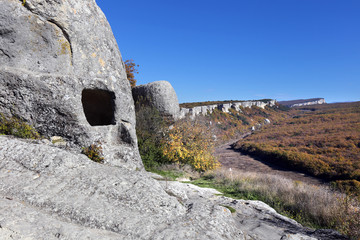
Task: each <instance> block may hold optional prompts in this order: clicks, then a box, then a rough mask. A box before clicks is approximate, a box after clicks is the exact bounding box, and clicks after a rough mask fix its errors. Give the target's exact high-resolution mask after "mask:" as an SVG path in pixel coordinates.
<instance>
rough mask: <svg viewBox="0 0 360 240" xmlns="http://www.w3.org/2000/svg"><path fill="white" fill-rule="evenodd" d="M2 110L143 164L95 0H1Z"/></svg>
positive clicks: (120, 69) (77, 144)
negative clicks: (99, 143) (24, 1)
mask: <svg viewBox="0 0 360 240" xmlns="http://www.w3.org/2000/svg"><path fill="white" fill-rule="evenodd" d="M0 4H1V11H0V65H1V69H0V113H3V114H5V115H6V116H17V117H20V118H21V119H23V120H25V121H26V122H28V123H30V124H32V125H33V126H34V127H35V128H36V130H37V131H39V133H40V134H42V135H43V136H45V137H48V138H49V137H51V136H60V137H63V138H64V139H65V140H66V141H67V142H68V145H69V147H71V148H73V149H77V151H80V149H81V147H86V146H89V145H90V144H92V143H94V142H98V141H99V142H101V143H102V146H103V150H104V155H105V160H106V161H107V163H108V164H113V165H127V166H128V167H130V168H136V167H138V168H141V167H142V164H141V161H140V158H139V156H138V153H137V140H136V135H135V114H134V104H133V99H132V97H131V89H130V85H129V83H128V81H127V79H126V73H125V70H124V64H123V62H122V60H121V55H120V52H119V50H118V47H117V44H116V41H115V38H114V36H113V34H112V31H111V28H110V25H109V24H108V22H107V20H106V18H105V16H104V14H103V13H102V11H101V10H100V9H99V8H98V7H97V5H96V4H95V1H94V0H87V1H81V2H79V1H75V0H69V1H62V0H60V1H41V0H27V1H26V3H25V5H24V6H23V5H22V1H16V0H0Z"/></svg>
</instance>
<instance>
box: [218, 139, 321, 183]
mask: <svg viewBox="0 0 360 240" xmlns="http://www.w3.org/2000/svg"><path fill="white" fill-rule="evenodd" d="M233 142H235V140H234V141H232V142H228V143H226V144H223V145H221V146H218V147H216V149H215V155H216V156H217V158H218V160H219V162H220V163H221V165H222V168H224V169H229V168H231V169H232V170H242V171H246V172H255V173H260V174H272V175H278V176H282V177H284V178H288V179H291V180H294V181H302V182H305V183H308V184H313V185H323V184H325V183H324V181H323V180H321V179H318V178H315V177H312V176H309V175H306V174H303V173H300V172H295V171H291V170H287V169H284V168H282V167H280V166H276V165H274V164H271V163H268V162H265V161H262V160H261V159H259V158H254V157H251V156H248V155H244V154H242V153H241V152H239V151H236V150H234V149H232V148H231V144H232V143H233Z"/></svg>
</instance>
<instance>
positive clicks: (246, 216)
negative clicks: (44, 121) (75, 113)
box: [0, 136, 343, 240]
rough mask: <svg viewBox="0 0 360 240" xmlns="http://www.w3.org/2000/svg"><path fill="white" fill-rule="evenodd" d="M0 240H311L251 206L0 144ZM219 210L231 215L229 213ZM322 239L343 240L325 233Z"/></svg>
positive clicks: (10, 141)
mask: <svg viewBox="0 0 360 240" xmlns="http://www.w3.org/2000/svg"><path fill="white" fill-rule="evenodd" d="M0 159H1V161H0V236H1V239H14V238H15V239H28V240H29V239H34V240H35V239H80V240H81V239H94V240H95V239H206V240H207V239H239V240H242V239H258V240H261V239H263V240H268V239H299V240H300V239H307V240H310V239H317V238H318V236H319V234H323V232H322V231H314V230H311V229H306V228H303V227H302V226H301V225H300V224H298V223H296V222H295V221H293V220H290V219H288V218H286V217H283V216H281V215H279V214H277V213H276V212H275V211H274V210H273V209H272V208H270V207H269V206H267V205H266V204H264V203H262V202H258V201H244V200H234V199H230V198H226V197H223V196H221V195H219V192H217V191H215V190H212V189H203V188H199V187H196V186H193V185H191V184H184V183H179V182H168V181H156V180H154V179H152V178H150V177H149V175H148V173H146V172H145V171H138V170H134V171H133V170H129V169H127V168H124V167H113V166H109V165H105V164H98V163H95V162H92V161H90V160H89V159H88V158H87V157H86V156H84V155H81V154H75V153H71V152H68V151H65V150H62V149H59V148H57V147H53V146H47V145H44V144H41V142H40V141H29V140H18V139H14V138H12V137H7V136H0ZM226 206H231V207H233V208H234V209H236V212H235V213H231V212H230V211H229V209H228V208H227V207H226ZM325 233H326V238H323V239H327V240H330V239H343V238H342V237H341V236H340V235H338V234H337V233H336V232H332V231H328V232H325ZM319 239H321V238H319Z"/></svg>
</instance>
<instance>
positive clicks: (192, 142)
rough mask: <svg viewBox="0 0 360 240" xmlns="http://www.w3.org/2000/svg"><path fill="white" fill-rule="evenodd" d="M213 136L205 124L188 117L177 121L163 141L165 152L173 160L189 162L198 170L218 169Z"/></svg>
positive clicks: (183, 162)
mask: <svg viewBox="0 0 360 240" xmlns="http://www.w3.org/2000/svg"><path fill="white" fill-rule="evenodd" d="M213 152H214V144H213V140H212V136H211V135H210V133H209V131H208V129H206V128H205V127H204V125H202V124H199V123H198V122H197V121H190V120H188V119H185V120H182V121H178V122H176V123H175V124H174V125H173V127H172V129H170V130H169V131H168V133H167V138H165V139H164V141H163V153H164V155H165V156H166V157H167V158H168V159H169V160H170V161H172V162H175V163H180V164H189V165H190V166H192V167H193V168H194V169H196V170H198V171H206V170H212V169H216V168H217V167H219V166H220V163H219V162H218V161H217V160H216V158H215V156H214V155H213Z"/></svg>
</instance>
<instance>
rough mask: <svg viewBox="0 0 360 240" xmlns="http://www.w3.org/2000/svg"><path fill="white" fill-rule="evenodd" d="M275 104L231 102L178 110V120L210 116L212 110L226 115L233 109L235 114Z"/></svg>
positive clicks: (273, 102) (272, 101) (272, 102)
mask: <svg viewBox="0 0 360 240" xmlns="http://www.w3.org/2000/svg"><path fill="white" fill-rule="evenodd" d="M275 104H276V100H271V101H269V102H266V103H265V102H262V101H245V102H233V103H224V104H215V105H206V106H198V107H193V108H180V114H179V116H180V117H179V118H180V119H181V118H184V117H185V116H190V118H191V119H194V118H195V117H196V116H199V115H203V116H205V115H207V114H211V113H212V112H213V111H214V109H219V110H220V111H222V112H224V113H228V112H229V111H230V109H231V108H233V109H235V111H237V112H241V109H240V107H244V108H246V107H249V108H251V107H253V106H256V107H259V108H262V109H264V108H265V107H266V106H269V107H273V106H275Z"/></svg>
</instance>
